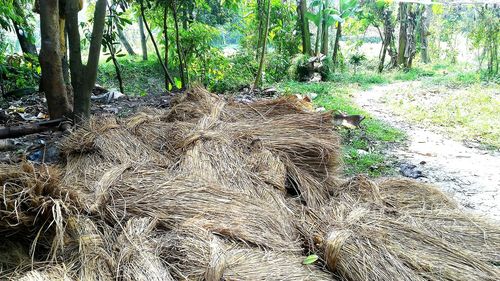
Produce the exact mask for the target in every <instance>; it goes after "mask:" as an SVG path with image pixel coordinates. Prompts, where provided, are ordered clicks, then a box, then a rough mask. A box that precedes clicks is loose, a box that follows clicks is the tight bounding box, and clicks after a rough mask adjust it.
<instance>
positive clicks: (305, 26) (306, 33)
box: [297, 0, 312, 55]
mask: <svg viewBox="0 0 500 281" xmlns="http://www.w3.org/2000/svg"><path fill="white" fill-rule="evenodd" d="M297 11H298V14H299V20H300V31H301V32H302V53H303V54H307V55H311V54H312V50H311V31H310V30H309V20H308V19H307V17H306V13H307V0H299V4H298V7H297Z"/></svg>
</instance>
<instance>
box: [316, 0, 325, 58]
mask: <svg viewBox="0 0 500 281" xmlns="http://www.w3.org/2000/svg"><path fill="white" fill-rule="evenodd" d="M318 13H319V14H320V16H319V17H320V18H321V19H322V18H323V2H321V4H320V5H319V7H318ZM322 25H323V24H322V22H321V21H320V22H319V23H318V26H317V32H316V44H315V45H314V54H315V55H316V56H317V55H319V47H320V39H321V27H322Z"/></svg>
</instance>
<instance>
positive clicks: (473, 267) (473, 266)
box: [304, 201, 500, 281]
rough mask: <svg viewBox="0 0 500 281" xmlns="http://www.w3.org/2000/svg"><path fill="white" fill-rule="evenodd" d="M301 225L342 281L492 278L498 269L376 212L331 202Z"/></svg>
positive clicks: (311, 242) (494, 277)
mask: <svg viewBox="0 0 500 281" xmlns="http://www.w3.org/2000/svg"><path fill="white" fill-rule="evenodd" d="M314 216H315V217H316V218H317V220H309V222H311V221H313V223H312V224H310V225H309V228H307V227H305V228H304V230H305V232H308V231H309V232H308V235H310V236H309V237H310V239H311V241H310V245H314V246H313V247H312V250H313V251H320V252H321V253H322V256H323V258H324V260H325V262H326V265H327V266H328V268H329V269H330V270H332V271H334V272H336V273H338V274H339V275H341V276H342V277H343V278H345V279H347V280H491V281H493V280H497V279H498V277H499V276H500V275H499V274H500V271H499V270H498V269H497V268H495V267H494V266H492V265H491V264H489V263H487V262H485V261H483V260H481V259H480V258H478V257H477V256H476V255H473V254H471V253H470V252H469V251H468V250H466V249H463V248H461V246H459V245H455V244H451V243H447V242H446V241H444V240H443V239H441V238H439V237H436V236H434V235H431V234H429V233H426V232H425V231H422V230H420V229H418V228H416V227H415V226H412V225H410V224H407V223H404V222H402V221H398V220H397V219H395V218H394V217H392V216H388V215H386V214H384V213H383V212H381V211H370V210H368V209H366V208H358V207H352V206H349V205H346V204H342V203H339V202H338V201H335V202H334V203H332V205H331V206H325V207H324V208H323V209H321V210H317V211H316V212H315V213H314Z"/></svg>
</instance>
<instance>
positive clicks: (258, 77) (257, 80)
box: [252, 0, 271, 91]
mask: <svg viewBox="0 0 500 281" xmlns="http://www.w3.org/2000/svg"><path fill="white" fill-rule="evenodd" d="M270 17H271V0H267V8H266V23H265V27H264V35H263V36H264V39H263V43H262V50H261V52H260V62H259V69H258V70H257V75H256V76H255V81H254V83H253V86H252V91H253V90H254V89H255V88H257V87H258V86H259V85H260V83H261V82H262V71H263V69H264V59H265V55H266V46H267V35H268V33H269V22H270Z"/></svg>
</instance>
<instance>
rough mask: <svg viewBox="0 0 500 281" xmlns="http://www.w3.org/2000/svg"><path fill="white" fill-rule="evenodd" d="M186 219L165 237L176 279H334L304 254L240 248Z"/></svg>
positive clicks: (167, 255) (166, 256) (167, 252)
mask: <svg viewBox="0 0 500 281" xmlns="http://www.w3.org/2000/svg"><path fill="white" fill-rule="evenodd" d="M197 224H198V223H197V222H192V221H190V222H188V223H186V224H184V225H183V226H181V227H179V228H178V229H176V230H175V231H172V232H170V233H168V234H166V236H164V240H163V241H164V247H165V258H166V259H167V261H168V262H169V264H171V265H172V269H173V270H172V272H173V273H174V274H175V276H176V278H177V279H178V280H207V281H218V280H334V278H333V277H332V275H330V274H328V273H325V272H322V271H321V270H319V269H317V268H316V267H315V266H307V265H303V264H302V262H303V260H304V257H301V256H297V255H293V254H287V253H280V252H273V251H266V250H262V249H250V248H247V247H242V246H240V245H238V244H236V243H234V242H231V241H227V240H224V239H223V238H221V237H219V236H216V235H213V234H212V233H210V232H209V231H207V230H205V229H204V228H202V227H198V226H197Z"/></svg>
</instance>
